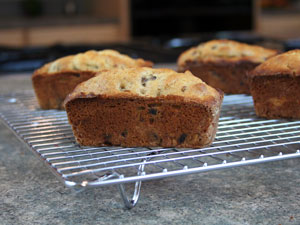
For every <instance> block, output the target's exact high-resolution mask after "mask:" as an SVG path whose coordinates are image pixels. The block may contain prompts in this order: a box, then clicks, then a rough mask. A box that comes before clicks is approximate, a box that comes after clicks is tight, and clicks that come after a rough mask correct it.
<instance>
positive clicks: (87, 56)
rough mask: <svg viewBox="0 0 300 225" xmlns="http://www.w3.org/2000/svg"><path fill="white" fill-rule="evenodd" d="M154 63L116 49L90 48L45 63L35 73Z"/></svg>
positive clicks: (55, 72)
mask: <svg viewBox="0 0 300 225" xmlns="http://www.w3.org/2000/svg"><path fill="white" fill-rule="evenodd" d="M152 65H153V64H152V62H150V61H145V60H143V59H133V58H131V57H129V56H127V55H123V54H120V53H119V52H117V51H114V50H103V51H95V50H90V51H87V52H84V53H79V54H76V55H70V56H66V57H62V58H59V59H57V60H55V61H53V62H50V63H48V64H45V65H44V66H43V67H41V68H40V69H38V70H36V71H35V73H34V74H57V73H64V72H82V71H84V72H86V71H91V72H97V71H101V70H106V69H112V68H128V67H140V66H147V67H151V66H152Z"/></svg>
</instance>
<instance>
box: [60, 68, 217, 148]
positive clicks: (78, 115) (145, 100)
mask: <svg viewBox="0 0 300 225" xmlns="http://www.w3.org/2000/svg"><path fill="white" fill-rule="evenodd" d="M222 100H223V93H222V92H221V91H217V90H215V89H214V88H212V87H210V86H208V85H207V84H205V83H204V82H203V81H202V80H200V79H199V78H197V77H195V76H194V75H193V74H192V73H190V72H188V71H187V72H185V73H177V72H175V71H173V70H170V69H152V68H146V67H144V68H129V69H124V70H119V69H116V70H110V71H107V72H103V73H100V74H99V75H97V76H95V77H94V78H92V79H90V80H88V81H85V82H83V83H81V84H79V85H78V86H77V87H76V88H75V90H74V91H73V92H72V93H71V94H70V95H69V96H68V97H67V98H66V100H65V108H66V112H67V115H68V119H69V122H70V124H71V125H72V129H73V133H74V135H75V137H76V140H77V142H78V143H79V144H81V145H87V146H111V145H113V146H125V147H138V146H161V147H191V148H198V147H203V146H207V145H209V144H211V143H212V141H213V140H214V137H215V134H216V130H217V124H218V118H219V113H220V107H221V103H222Z"/></svg>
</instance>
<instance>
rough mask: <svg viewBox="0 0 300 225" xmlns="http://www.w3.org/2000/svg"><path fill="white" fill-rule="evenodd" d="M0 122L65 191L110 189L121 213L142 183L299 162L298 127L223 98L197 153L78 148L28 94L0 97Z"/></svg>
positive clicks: (62, 120) (53, 113)
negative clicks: (210, 136) (209, 138)
mask: <svg viewBox="0 0 300 225" xmlns="http://www.w3.org/2000/svg"><path fill="white" fill-rule="evenodd" d="M0 117H1V119H2V121H3V122H4V124H6V125H7V127H9V128H10V129H11V130H12V131H13V132H14V133H15V134H16V136H17V137H18V138H19V139H20V140H21V141H23V142H24V143H25V144H26V145H27V147H28V148H29V149H30V150H31V151H32V152H33V153H34V154H35V155H36V156H38V157H39V158H40V159H41V160H42V161H44V162H45V163H46V165H47V167H49V168H50V169H51V171H52V172H53V173H54V174H55V175H56V176H57V177H58V179H59V180H60V181H62V182H63V183H64V184H65V185H66V186H67V187H69V188H72V189H73V190H77V191H81V190H83V189H86V188H88V187H98V186H105V185H113V184H116V185H118V187H119V190H120V193H121V196H122V199H123V200H124V204H125V206H126V207H127V208H132V207H134V206H135V205H136V203H137V201H138V199H139V196H140V190H141V184H142V181H145V180H153V179H159V178H165V177H170V176H177V175H187V174H192V173H200V172H206V171H210V170H217V169H226V168H231V167H237V166H245V165H252V164H256V163H263V162H270V161H275V160H283V159H290V158H295V157H300V150H299V149H300V148H299V145H300V136H299V134H300V129H299V128H300V121H297V120H274V119H272V120H267V119H262V118H258V117H256V116H255V112H254V108H253V102H252V98H251V97H250V96H246V95H227V96H225V97H224V102H223V106H222V111H221V117H220V120H219V127H218V131H217V136H216V139H215V141H214V142H213V144H212V145H211V146H209V147H206V148H202V149H183V148H122V147H82V146H80V145H78V144H77V143H76V142H75V139H74V136H73V134H72V129H71V127H70V125H69V124H68V120H67V116H66V113H65V112H64V111H57V110H40V109H38V105H37V102H36V99H35V97H34V94H33V92H32V91H28V92H22V93H15V94H10V95H3V96H0ZM130 182H135V188H134V193H133V196H132V197H128V195H127V193H126V190H125V187H124V185H123V184H124V183H130Z"/></svg>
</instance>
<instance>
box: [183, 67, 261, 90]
mask: <svg viewBox="0 0 300 225" xmlns="http://www.w3.org/2000/svg"><path fill="white" fill-rule="evenodd" d="M257 65H258V63H253V62H250V61H238V62H226V61H219V62H187V63H186V66H185V68H184V71H186V70H190V71H191V72H192V74H194V75H195V76H197V77H199V78H200V79H201V80H203V81H204V82H205V83H207V84H208V85H210V86H212V87H214V88H219V89H221V90H222V91H223V92H224V93H227V94H250V89H249V85H248V77H247V74H248V72H250V71H251V70H253V69H254V68H255V67H256V66H257Z"/></svg>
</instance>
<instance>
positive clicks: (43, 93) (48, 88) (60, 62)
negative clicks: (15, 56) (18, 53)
mask: <svg viewBox="0 0 300 225" xmlns="http://www.w3.org/2000/svg"><path fill="white" fill-rule="evenodd" d="M140 66H149V67H151V66H152V63H151V62H149V61H144V60H143V59H136V60H135V59H132V58H130V57H129V56H127V55H122V54H120V53H119V52H117V51H114V50H103V51H94V50H90V51H87V52H85V53H80V54H77V55H72V56H66V57H63V58H60V59H57V60H55V61H54V62H51V63H48V64H46V65H44V66H43V67H41V68H40V69H38V70H36V71H35V72H34V74H33V76H32V84H33V88H34V91H35V94H36V97H37V99H38V102H39V105H40V107H41V108H42V109H63V101H64V99H65V98H66V96H67V95H68V94H69V93H71V92H72V91H73V90H74V88H75V87H76V86H77V84H79V83H81V82H83V81H85V80H88V79H90V78H92V77H93V76H94V75H95V74H96V73H97V72H99V71H102V70H108V69H112V68H128V67H140Z"/></svg>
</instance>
